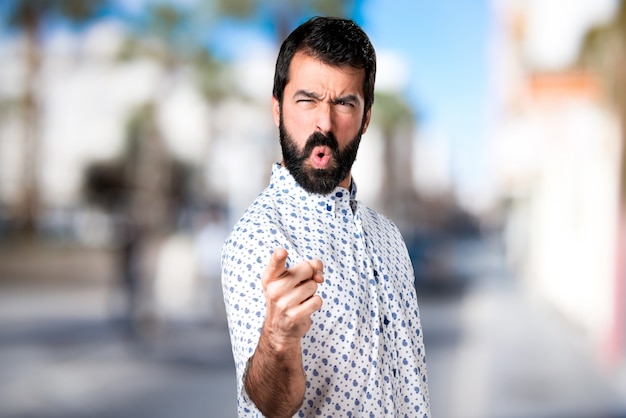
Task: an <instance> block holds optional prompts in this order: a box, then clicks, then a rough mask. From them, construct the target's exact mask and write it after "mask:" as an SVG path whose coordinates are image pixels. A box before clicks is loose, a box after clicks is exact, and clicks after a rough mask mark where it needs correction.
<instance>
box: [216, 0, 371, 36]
mask: <svg viewBox="0 0 626 418" xmlns="http://www.w3.org/2000/svg"><path fill="white" fill-rule="evenodd" d="M362 2H363V1H362V0H287V1H285V0H217V1H216V2H214V1H212V0H209V1H208V4H212V6H211V7H215V6H214V5H217V11H218V13H219V15H222V16H227V17H233V18H236V19H241V20H245V19H249V18H252V17H254V18H255V19H259V20H261V21H262V20H266V21H267V23H269V24H270V25H271V26H272V27H273V29H274V31H275V33H276V37H277V40H278V42H282V41H283V39H285V38H286V37H287V35H288V34H289V32H291V31H292V30H293V29H295V28H296V26H297V25H298V24H299V23H301V21H302V19H303V18H306V17H307V16H314V15H322V16H336V17H347V18H354V17H355V16H356V14H357V13H358V11H359V10H360V8H361V4H362Z"/></svg>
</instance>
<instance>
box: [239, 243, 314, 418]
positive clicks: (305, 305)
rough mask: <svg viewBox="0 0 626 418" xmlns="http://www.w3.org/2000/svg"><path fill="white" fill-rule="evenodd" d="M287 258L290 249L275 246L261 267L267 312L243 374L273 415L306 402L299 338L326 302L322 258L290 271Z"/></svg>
mask: <svg viewBox="0 0 626 418" xmlns="http://www.w3.org/2000/svg"><path fill="white" fill-rule="evenodd" d="M286 260H287V251H286V250H284V249H278V250H276V251H275V252H274V254H272V256H271V258H270V261H269V263H268V265H267V267H266V268H265V270H264V272H263V275H262V278H261V282H262V285H263V293H264V295H265V300H266V317H265V322H264V323H263V329H262V331H261V336H260V338H259V343H258V345H257V348H256V350H255V352H254V355H253V356H252V357H251V358H250V360H249V362H248V369H247V371H246V374H245V375H244V386H245V389H246V392H247V393H248V396H249V397H250V399H251V400H252V401H253V402H254V403H255V405H256V406H257V408H258V409H259V410H260V411H261V412H262V413H263V414H264V415H266V416H271V417H283V416H284V417H290V416H292V415H293V414H295V413H296V412H297V411H298V409H299V408H300V405H301V404H302V401H303V399H304V391H305V385H306V376H305V373H304V369H303V366H302V350H301V339H302V337H303V336H304V334H305V333H306V332H307V331H308V330H309V328H310V327H311V314H312V313H313V312H315V311H317V310H319V309H320V308H321V306H322V299H321V298H320V297H319V296H317V295H315V292H316V291H317V285H318V284H319V283H322V281H323V277H322V263H321V262H320V261H318V260H315V261H310V262H307V261H304V262H302V263H300V264H298V265H296V266H294V267H293V268H291V269H289V270H287V269H286V267H285V262H286Z"/></svg>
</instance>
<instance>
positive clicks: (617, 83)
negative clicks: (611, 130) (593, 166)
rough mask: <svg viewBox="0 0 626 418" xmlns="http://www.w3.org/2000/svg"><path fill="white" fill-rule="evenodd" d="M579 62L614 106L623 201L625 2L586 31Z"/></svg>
mask: <svg viewBox="0 0 626 418" xmlns="http://www.w3.org/2000/svg"><path fill="white" fill-rule="evenodd" d="M579 64H580V65H581V66H582V67H583V68H585V69H588V70H590V71H592V72H593V73H594V74H596V75H597V78H598V80H599V81H600V83H601V85H602V86H603V90H604V93H605V94H604V97H606V98H607V99H608V102H609V104H610V105H611V106H612V107H613V108H615V109H616V111H617V113H618V116H619V118H620V121H621V126H622V147H621V148H622V156H621V179H620V191H621V195H622V200H623V201H625V203H626V1H625V0H621V1H620V2H619V8H618V10H617V13H616V14H615V16H614V17H613V19H612V20H611V21H610V22H609V23H608V24H605V25H601V26H596V27H594V28H592V29H591V30H590V31H589V32H587V34H586V36H585V39H584V42H583V47H582V49H581V53H580V56H579Z"/></svg>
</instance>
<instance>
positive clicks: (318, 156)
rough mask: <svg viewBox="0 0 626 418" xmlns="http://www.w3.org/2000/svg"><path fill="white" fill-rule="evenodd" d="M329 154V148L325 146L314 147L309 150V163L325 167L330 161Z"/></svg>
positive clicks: (319, 167) (316, 166)
mask: <svg viewBox="0 0 626 418" xmlns="http://www.w3.org/2000/svg"><path fill="white" fill-rule="evenodd" d="M330 156H331V152H330V148H328V147H326V146H318V147H315V148H313V151H312V152H311V158H310V160H311V165H312V166H313V167H314V168H318V169H322V168H326V167H328V164H329V163H330Z"/></svg>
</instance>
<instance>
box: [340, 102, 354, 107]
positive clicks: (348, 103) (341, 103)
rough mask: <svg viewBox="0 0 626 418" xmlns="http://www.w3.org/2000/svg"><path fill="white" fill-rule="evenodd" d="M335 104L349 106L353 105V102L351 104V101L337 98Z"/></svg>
mask: <svg viewBox="0 0 626 418" xmlns="http://www.w3.org/2000/svg"><path fill="white" fill-rule="evenodd" d="M337 104H338V105H339V106H350V107H354V104H353V103H351V102H346V101H345V100H339V101H338V102H337Z"/></svg>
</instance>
